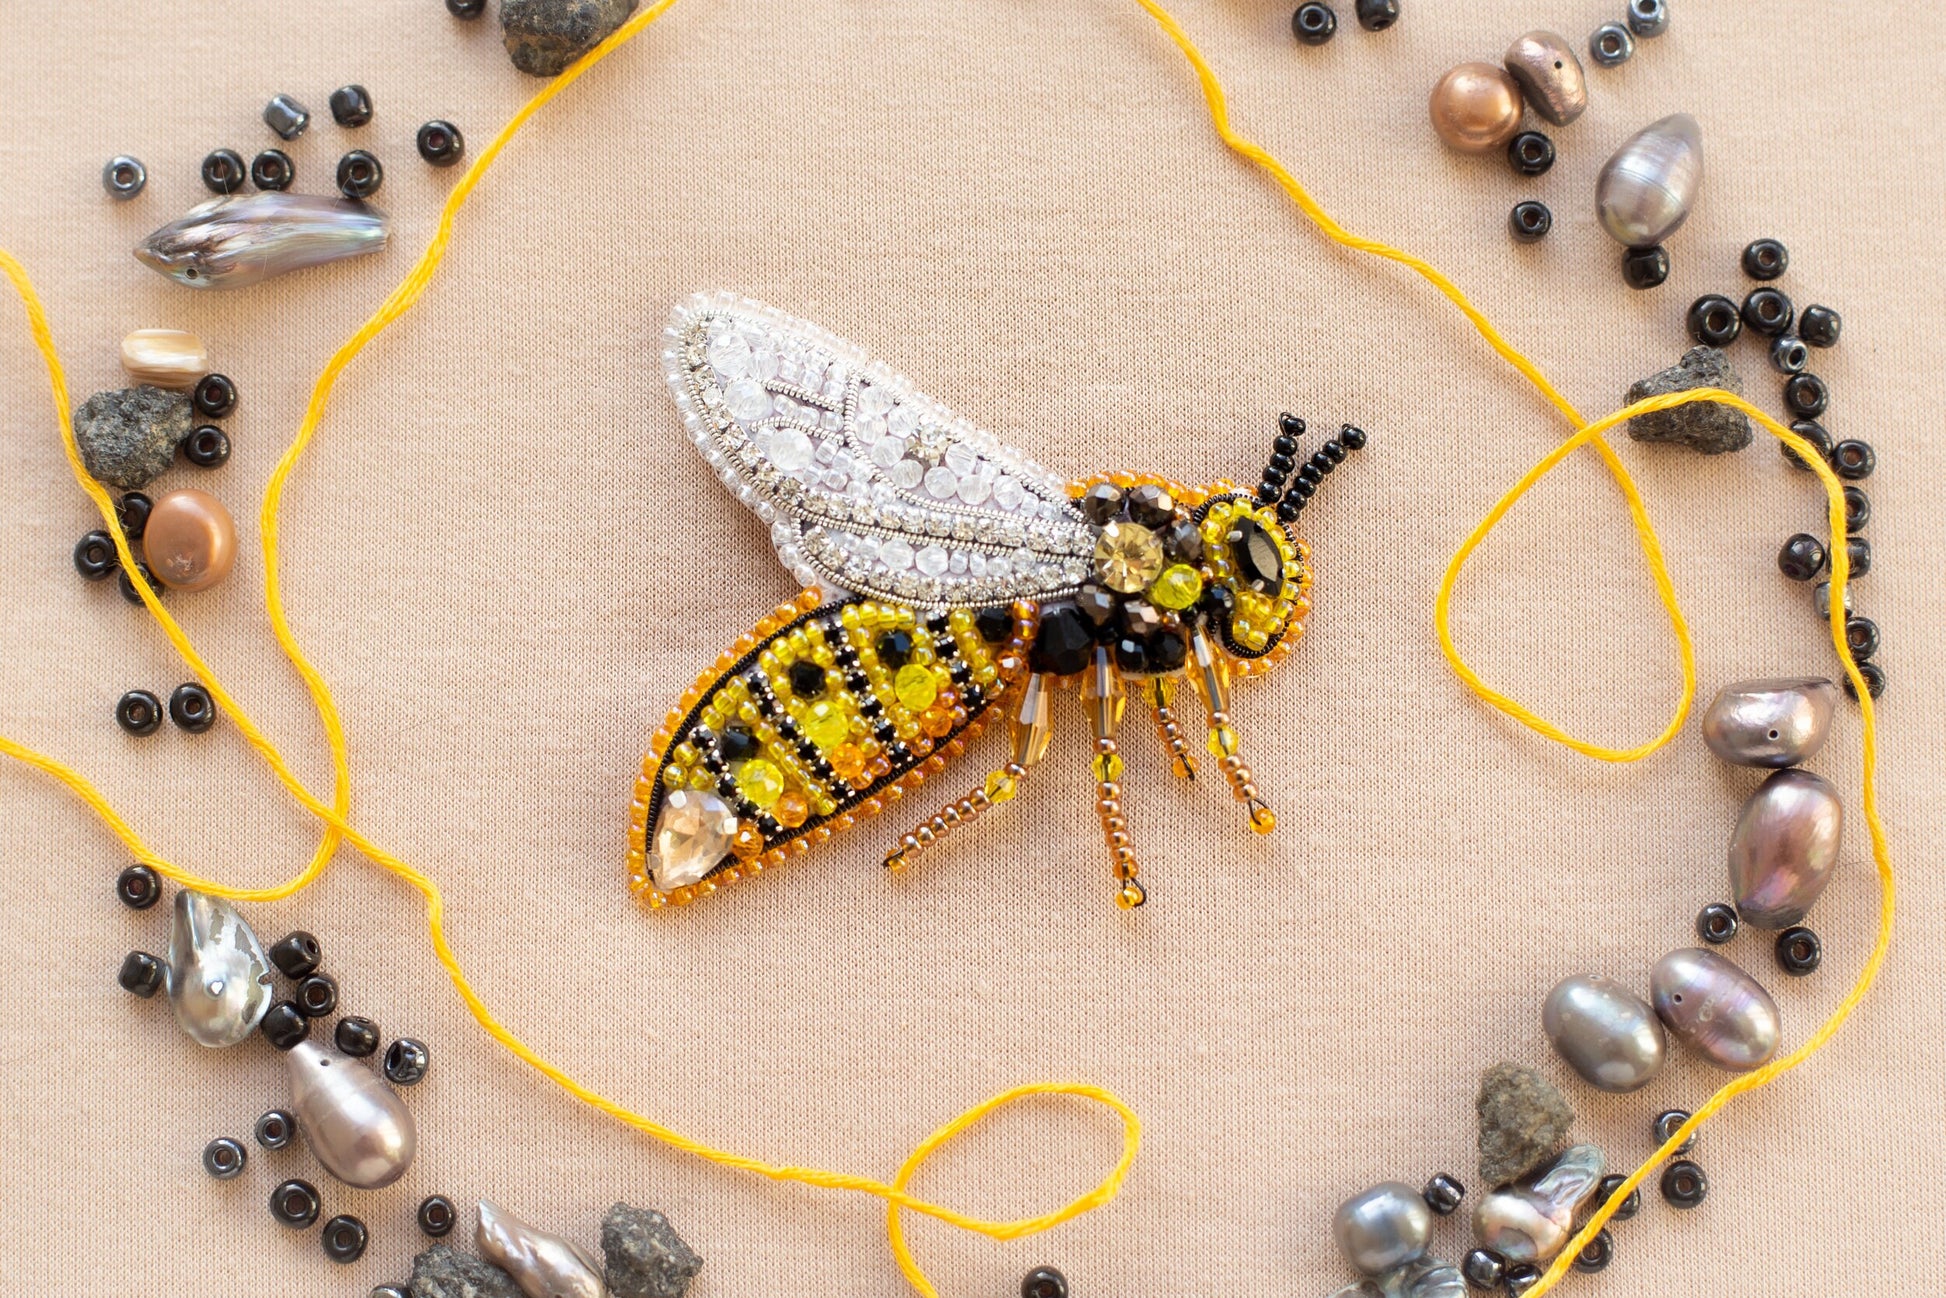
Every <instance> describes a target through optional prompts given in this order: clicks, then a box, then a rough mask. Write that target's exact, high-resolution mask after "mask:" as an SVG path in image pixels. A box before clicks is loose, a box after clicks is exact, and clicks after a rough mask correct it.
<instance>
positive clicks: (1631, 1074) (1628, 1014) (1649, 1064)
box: [1541, 974, 1668, 1093]
mask: <svg viewBox="0 0 1946 1298" xmlns="http://www.w3.org/2000/svg"><path fill="white" fill-rule="evenodd" d="M1541 1027H1542V1028H1543V1029H1544V1030H1545V1031H1546V1032H1547V1039H1548V1041H1550V1042H1551V1043H1553V1046H1554V1049H1555V1051H1556V1053H1558V1054H1559V1055H1560V1056H1561V1058H1563V1059H1565V1060H1567V1061H1568V1064H1569V1066H1570V1067H1572V1068H1573V1069H1574V1071H1575V1072H1577V1073H1580V1074H1581V1077H1582V1080H1584V1081H1586V1082H1587V1083H1588V1084H1589V1085H1591V1086H1595V1087H1598V1088H1600V1089H1601V1090H1604V1091H1611V1092H1616V1093H1621V1092H1624V1091H1633V1090H1638V1089H1640V1088H1641V1087H1643V1086H1646V1085H1648V1083H1649V1079H1650V1078H1652V1077H1654V1076H1655V1075H1656V1074H1657V1073H1659V1072H1661V1071H1662V1061H1663V1060H1664V1059H1665V1058H1666V1057H1667V1053H1668V1052H1667V1045H1666V1040H1667V1039H1666V1038H1665V1037H1664V1036H1663V1034H1662V1023H1661V1021H1660V1020H1658V1019H1657V1018H1656V1016H1655V1011H1654V1010H1652V1009H1650V1008H1649V1003H1648V1002H1647V1001H1645V1000H1643V999H1642V998H1641V997H1639V996H1637V995H1636V994H1635V993H1634V992H1631V991H1630V990H1629V989H1628V988H1626V987H1624V986H1622V985H1621V984H1620V983H1618V982H1615V981H1614V980H1612V979H1609V978H1603V977H1601V976H1600V975H1599V974H1582V975H1579V976H1577V977H1574V978H1563V979H1562V980H1561V981H1560V982H1558V983H1556V984H1554V990H1553V991H1551V992H1549V993H1548V994H1547V1003H1546V1004H1545V1005H1543V1006H1542V1007H1541Z"/></svg>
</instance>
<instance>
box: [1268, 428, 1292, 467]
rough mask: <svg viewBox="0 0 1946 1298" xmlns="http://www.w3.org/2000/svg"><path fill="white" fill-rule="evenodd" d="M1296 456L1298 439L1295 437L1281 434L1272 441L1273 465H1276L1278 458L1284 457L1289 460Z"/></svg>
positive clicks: (1271, 455)
mask: <svg viewBox="0 0 1946 1298" xmlns="http://www.w3.org/2000/svg"><path fill="white" fill-rule="evenodd" d="M1296 454H1297V439H1296V438H1295V437H1292V436H1291V435H1290V434H1289V433H1279V434H1277V436H1275V437H1273V438H1271V439H1270V459H1271V463H1273V464H1274V463H1276V462H1277V457H1278V456H1280V455H1281V456H1283V457H1284V458H1285V459H1286V460H1289V459H1290V458H1291V457H1292V456H1293V455H1296Z"/></svg>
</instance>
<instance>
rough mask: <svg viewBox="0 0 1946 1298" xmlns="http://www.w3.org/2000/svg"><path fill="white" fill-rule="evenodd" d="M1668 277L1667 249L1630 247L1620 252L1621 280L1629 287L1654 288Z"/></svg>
mask: <svg viewBox="0 0 1946 1298" xmlns="http://www.w3.org/2000/svg"><path fill="white" fill-rule="evenodd" d="M1668 278H1669V250H1668V249H1667V248H1665V247H1663V246H1662V245H1661V244H1657V245H1656V246H1655V247H1653V248H1630V249H1629V250H1628V251H1627V252H1625V253H1623V254H1622V280H1623V282H1625V283H1626V284H1627V285H1628V286H1629V287H1630V288H1655V287H1656V286H1657V285H1659V284H1661V283H1662V282H1663V281H1664V280H1666V279H1668Z"/></svg>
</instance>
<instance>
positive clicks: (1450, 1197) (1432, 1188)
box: [1420, 1172, 1466, 1217]
mask: <svg viewBox="0 0 1946 1298" xmlns="http://www.w3.org/2000/svg"><path fill="white" fill-rule="evenodd" d="M1420 1197H1421V1198H1423V1199H1424V1200H1425V1201H1426V1206H1427V1207H1428V1208H1431V1209H1432V1210H1433V1211H1434V1212H1436V1213H1438V1214H1439V1215H1440V1216H1442V1217H1450V1216H1452V1215H1453V1213H1454V1212H1456V1211H1457V1210H1458V1209H1459V1206H1460V1200H1461V1199H1464V1198H1465V1197H1466V1187H1465V1186H1463V1185H1461V1184H1460V1183H1459V1181H1458V1180H1457V1179H1456V1178H1454V1177H1451V1176H1448V1175H1446V1173H1444V1172H1441V1173H1439V1174H1438V1175H1436V1176H1434V1177H1433V1178H1432V1180H1430V1181H1428V1182H1426V1189H1425V1192H1424V1194H1422V1195H1421V1196H1420Z"/></svg>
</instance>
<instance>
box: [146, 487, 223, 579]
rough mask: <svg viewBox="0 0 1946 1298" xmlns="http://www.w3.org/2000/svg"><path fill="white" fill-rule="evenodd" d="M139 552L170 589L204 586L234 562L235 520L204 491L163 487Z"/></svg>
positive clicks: (219, 577) (220, 575) (213, 497)
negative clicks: (164, 488)
mask: <svg viewBox="0 0 1946 1298" xmlns="http://www.w3.org/2000/svg"><path fill="white" fill-rule="evenodd" d="M142 557H143V558H144V559H146V560H147V561H148V565H149V570H150V571H151V572H153V573H154V574H155V578H156V580H157V581H159V582H161V583H162V584H163V585H165V586H168V587H170V588H171V589H174V590H207V589H208V588H209V587H211V586H214V585H215V584H216V583H217V582H219V581H222V580H223V579H224V578H225V577H227V576H229V575H230V567H231V565H232V564H234V563H235V562H236V523H235V522H234V521H233V520H232V519H231V518H230V511H229V510H227V509H225V508H224V507H223V502H222V501H220V500H218V499H217V498H216V497H215V496H212V495H210V494H209V493H208V492H207V491H198V490H197V489H196V488H194V487H179V488H177V489H176V490H175V491H170V492H165V493H164V494H163V495H162V496H160V497H159V498H158V499H157V500H156V502H155V507H154V508H153V509H151V510H150V511H149V521H148V525H147V526H146V527H145V528H143V530H142Z"/></svg>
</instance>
